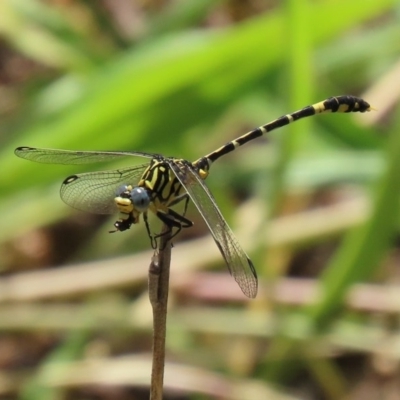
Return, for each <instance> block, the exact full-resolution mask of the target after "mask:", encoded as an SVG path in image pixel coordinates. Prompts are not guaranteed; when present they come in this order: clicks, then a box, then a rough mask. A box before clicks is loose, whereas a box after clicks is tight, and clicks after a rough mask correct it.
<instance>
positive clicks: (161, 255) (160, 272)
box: [149, 226, 171, 400]
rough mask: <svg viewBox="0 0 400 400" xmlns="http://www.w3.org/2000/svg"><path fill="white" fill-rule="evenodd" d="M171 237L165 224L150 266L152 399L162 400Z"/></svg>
mask: <svg viewBox="0 0 400 400" xmlns="http://www.w3.org/2000/svg"><path fill="white" fill-rule="evenodd" d="M170 239H171V231H170V229H169V228H168V227H166V226H164V227H163V230H162V235H161V236H160V246H159V248H160V250H156V252H155V254H154V256H153V259H152V262H151V264H150V268H149V298H150V303H151V306H152V308H153V362H152V371H151V384H150V400H161V399H162V397H163V382H164V364H165V338H166V332H167V331H166V323H167V306H168V289H169V270H170V263H171V243H170Z"/></svg>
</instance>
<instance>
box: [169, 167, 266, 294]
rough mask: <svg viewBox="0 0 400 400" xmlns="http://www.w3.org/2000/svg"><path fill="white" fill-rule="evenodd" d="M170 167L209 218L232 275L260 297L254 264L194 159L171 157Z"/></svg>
mask: <svg viewBox="0 0 400 400" xmlns="http://www.w3.org/2000/svg"><path fill="white" fill-rule="evenodd" d="M170 167H171V169H172V170H173V171H174V173H175V175H176V177H177V178H178V180H179V181H180V183H181V184H182V186H183V187H184V188H185V190H186V191H187V193H188V195H189V197H190V198H191V200H192V201H193V203H194V205H195V206H196V207H197V209H198V210H199V212H200V214H201V216H202V217H203V219H204V221H205V222H206V224H207V226H208V228H209V230H210V232H211V234H212V236H213V238H214V240H215V242H216V244H217V246H218V248H219V250H220V252H221V254H222V256H223V257H224V259H225V262H226V264H227V266H228V268H229V271H230V273H231V275H232V276H233V277H234V279H235V280H236V282H237V283H238V284H239V286H240V288H241V289H242V291H243V293H244V294H245V295H246V296H248V297H251V298H254V297H256V295H257V286H258V283H257V273H256V270H255V268H254V265H253V263H252V262H251V260H250V259H249V257H248V256H247V254H246V253H245V252H244V251H243V249H242V248H241V246H240V244H239V242H238V241H237V239H236V237H235V236H234V234H233V232H232V230H231V229H230V228H229V226H228V224H227V222H226V221H225V219H224V217H223V216H222V214H221V212H220V211H219V209H218V206H217V204H216V202H215V199H214V196H213V195H212V194H211V192H210V190H209V189H208V188H207V186H206V185H205V183H204V181H203V180H202V179H201V178H200V177H199V176H198V174H197V172H196V171H195V170H194V169H193V167H192V165H191V164H190V163H187V164H186V162H185V163H175V162H174V161H173V160H171V161H170Z"/></svg>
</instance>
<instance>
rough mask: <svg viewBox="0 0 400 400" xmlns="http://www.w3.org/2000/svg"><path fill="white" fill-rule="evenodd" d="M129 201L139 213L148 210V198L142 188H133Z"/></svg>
mask: <svg viewBox="0 0 400 400" xmlns="http://www.w3.org/2000/svg"><path fill="white" fill-rule="evenodd" d="M131 200H132V204H133V206H134V207H135V209H136V210H137V211H139V212H145V211H147V209H148V208H149V204H150V197H149V195H148V193H147V192H146V190H145V189H143V188H142V187H135V188H133V189H132V191H131Z"/></svg>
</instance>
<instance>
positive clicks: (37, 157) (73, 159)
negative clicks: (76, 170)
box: [14, 147, 154, 164]
mask: <svg viewBox="0 0 400 400" xmlns="http://www.w3.org/2000/svg"><path fill="white" fill-rule="evenodd" d="M14 153H15V155H17V156H18V157H21V158H25V159H26V160H30V161H35V162H40V163H45V164H90V163H95V162H104V161H111V160H114V159H116V158H120V157H132V156H138V157H145V158H153V157H154V155H153V154H148V153H142V152H137V151H136V152H134V151H73V150H57V149H39V148H36V147H17V148H16V149H15V151H14Z"/></svg>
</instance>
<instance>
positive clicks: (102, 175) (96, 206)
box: [60, 163, 149, 214]
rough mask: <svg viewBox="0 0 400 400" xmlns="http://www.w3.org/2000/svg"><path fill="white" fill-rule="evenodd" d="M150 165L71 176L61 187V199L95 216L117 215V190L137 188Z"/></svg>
mask: <svg viewBox="0 0 400 400" xmlns="http://www.w3.org/2000/svg"><path fill="white" fill-rule="evenodd" d="M148 165H149V164H147V163H146V164H142V165H138V166H135V167H128V168H122V169H117V170H113V171H99V172H89V173H85V174H78V175H71V176H69V177H68V178H66V179H65V180H64V182H63V184H62V186H61V189H60V195H61V198H62V199H63V201H64V202H65V203H66V204H68V205H69V206H71V207H73V208H77V209H78V210H82V211H87V212H91V213H94V214H112V213H115V212H117V211H118V210H117V207H116V205H115V202H114V198H115V191H116V189H117V188H118V187H119V186H120V185H123V184H127V185H132V186H136V185H137V183H138V182H139V180H140V178H141V176H142V175H143V171H144V170H145V169H146V168H147V167H148Z"/></svg>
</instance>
